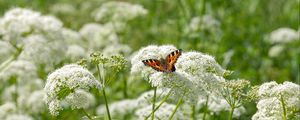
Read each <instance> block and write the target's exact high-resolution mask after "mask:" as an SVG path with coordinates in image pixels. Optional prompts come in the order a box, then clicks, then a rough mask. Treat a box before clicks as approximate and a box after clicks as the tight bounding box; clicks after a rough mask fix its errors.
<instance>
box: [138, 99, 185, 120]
mask: <svg viewBox="0 0 300 120" xmlns="http://www.w3.org/2000/svg"><path fill="white" fill-rule="evenodd" d="M157 104H159V103H157ZM175 107H176V106H175V105H173V104H168V103H164V104H163V105H162V106H161V107H160V108H159V109H158V110H157V111H155V114H154V119H155V120H167V119H169V118H170V116H171V115H172V113H173V111H174V109H175ZM151 112H152V105H148V106H146V107H143V108H139V109H138V110H137V111H136V112H135V115H136V116H138V119H139V120H140V119H144V118H145V117H146V116H148V115H150V114H151ZM173 119H174V120H183V119H184V116H183V113H182V112H181V111H180V110H177V111H176V113H175V115H174V117H173Z"/></svg>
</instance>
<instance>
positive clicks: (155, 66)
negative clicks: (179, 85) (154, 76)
mask: <svg viewBox="0 0 300 120" xmlns="http://www.w3.org/2000/svg"><path fill="white" fill-rule="evenodd" d="M142 62H143V63H144V64H145V65H146V66H150V67H152V68H153V69H155V70H157V71H160V72H165V69H164V67H163V65H162V63H161V62H160V61H159V60H156V59H148V60H143V61H142Z"/></svg>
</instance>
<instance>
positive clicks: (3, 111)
mask: <svg viewBox="0 0 300 120" xmlns="http://www.w3.org/2000/svg"><path fill="white" fill-rule="evenodd" d="M16 111H17V107H16V105H15V104H14V103H11V102H7V103H4V104H2V105H1V106H0V119H1V120H3V119H5V118H6V117H7V116H8V115H11V114H14V113H15V112H16Z"/></svg>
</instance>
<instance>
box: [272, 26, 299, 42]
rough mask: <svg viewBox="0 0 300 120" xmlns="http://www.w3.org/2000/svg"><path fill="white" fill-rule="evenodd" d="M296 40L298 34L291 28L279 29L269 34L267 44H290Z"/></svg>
mask: <svg viewBox="0 0 300 120" xmlns="http://www.w3.org/2000/svg"><path fill="white" fill-rule="evenodd" d="M297 39H299V34H298V33H297V31H295V30H293V29H291V28H279V29H277V30H274V31H273V32H271V34H270V40H269V42H271V43H290V42H292V41H295V40H297Z"/></svg>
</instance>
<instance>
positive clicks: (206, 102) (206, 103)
mask: <svg viewBox="0 0 300 120" xmlns="http://www.w3.org/2000/svg"><path fill="white" fill-rule="evenodd" d="M208 100H209V98H208V95H207V96H206V101H205V106H204V115H203V118H202V120H205V117H206V113H207V109H208Z"/></svg>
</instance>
